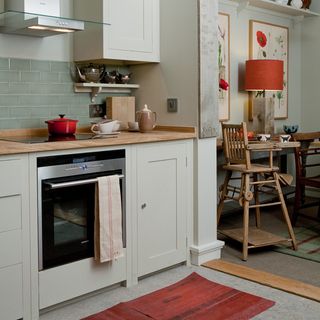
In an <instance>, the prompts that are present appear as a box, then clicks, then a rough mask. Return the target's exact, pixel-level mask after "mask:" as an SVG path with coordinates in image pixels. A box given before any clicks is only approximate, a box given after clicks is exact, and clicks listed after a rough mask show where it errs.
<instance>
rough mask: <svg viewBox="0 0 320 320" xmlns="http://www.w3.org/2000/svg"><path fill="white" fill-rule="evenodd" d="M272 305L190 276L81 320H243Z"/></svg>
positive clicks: (232, 289) (268, 301)
mask: <svg viewBox="0 0 320 320" xmlns="http://www.w3.org/2000/svg"><path fill="white" fill-rule="evenodd" d="M274 304H275V302H273V301H270V300H267V299H264V298H261V297H258V296H255V295H252V294H249V293H246V292H242V291H239V290H237V289H234V288H231V287H227V286H224V285H221V284H218V283H215V282H212V281H209V280H207V279H206V278H203V277H202V276H200V275H198V274H197V273H195V272H193V273H192V274H190V275H189V276H188V277H186V278H184V279H182V280H180V281H178V282H176V283H174V284H172V285H170V286H168V287H165V288H163V289H160V290H157V291H154V292H152V293H149V294H146V295H144V296H142V297H140V298H137V299H134V300H131V301H128V302H124V303H119V304H117V305H115V306H113V307H111V308H109V309H106V310H104V311H102V312H99V313H97V314H94V315H92V316H89V317H87V318H84V319H83V320H152V319H155V320H173V319H175V320H184V319H187V320H204V319H206V320H209V319H210V320H211V319H217V320H227V319H228V320H231V319H234V320H245V319H250V318H252V317H253V316H255V315H257V314H259V313H261V312H262V311H265V310H266V309H268V308H270V307H272V306H273V305H274Z"/></svg>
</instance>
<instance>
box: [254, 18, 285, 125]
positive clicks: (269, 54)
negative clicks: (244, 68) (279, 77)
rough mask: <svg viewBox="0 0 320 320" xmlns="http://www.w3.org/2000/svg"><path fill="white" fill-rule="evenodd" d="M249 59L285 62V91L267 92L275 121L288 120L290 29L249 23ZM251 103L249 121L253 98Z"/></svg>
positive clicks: (259, 22)
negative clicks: (271, 100) (271, 101)
mask: <svg viewBox="0 0 320 320" xmlns="http://www.w3.org/2000/svg"><path fill="white" fill-rule="evenodd" d="M249 59H276V60H283V63H284V67H283V90H282V91H277V92H272V91H269V92H268V91H266V92H265V96H266V98H272V99H273V100H274V119H287V118H288V61H289V29H288V27H285V26H281V25H276V24H272V23H268V22H263V21H258V20H250V21H249ZM253 94H254V93H251V94H250V98H249V99H250V101H249V120H252V98H253Z"/></svg>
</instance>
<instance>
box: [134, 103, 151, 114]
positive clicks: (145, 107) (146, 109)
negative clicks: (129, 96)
mask: <svg viewBox="0 0 320 320" xmlns="http://www.w3.org/2000/svg"><path fill="white" fill-rule="evenodd" d="M137 112H145V113H150V112H152V111H151V110H150V109H149V108H148V105H146V104H145V105H144V107H143V109H141V110H140V111H137Z"/></svg>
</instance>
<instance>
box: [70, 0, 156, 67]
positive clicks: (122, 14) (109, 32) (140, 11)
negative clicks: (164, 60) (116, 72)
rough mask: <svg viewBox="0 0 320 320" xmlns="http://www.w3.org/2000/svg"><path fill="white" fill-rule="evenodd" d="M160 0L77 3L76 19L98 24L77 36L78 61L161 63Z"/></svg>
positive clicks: (75, 53) (76, 52)
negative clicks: (98, 22) (97, 22)
mask: <svg viewBox="0 0 320 320" xmlns="http://www.w3.org/2000/svg"><path fill="white" fill-rule="evenodd" d="M159 15H160V12H159V0H147V1H146V0H91V1H87V0H78V1H77V3H76V4H75V17H76V18H78V19H83V20H89V21H90V20H91V21H97V19H98V21H101V22H103V23H109V24H110V25H106V24H105V25H104V24H102V23H100V24H96V25H95V26H92V27H91V28H90V27H88V28H87V29H86V30H85V31H82V32H78V33H75V35H74V60H75V61H89V60H90V61H95V60H96V61H100V60H105V59H107V60H109V59H111V60H125V61H132V62H159V42H160V39H159Z"/></svg>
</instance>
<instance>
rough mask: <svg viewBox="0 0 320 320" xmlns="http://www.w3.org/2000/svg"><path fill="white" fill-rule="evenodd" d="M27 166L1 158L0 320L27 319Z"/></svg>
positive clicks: (15, 159)
mask: <svg viewBox="0 0 320 320" xmlns="http://www.w3.org/2000/svg"><path fill="white" fill-rule="evenodd" d="M27 163H28V162H27V159H26V158H24V157H18V156H14V157H7V156H3V157H0V177H1V181H0V257H1V259H0V296H1V299H0V318H1V319H19V318H22V317H23V318H24V319H30V309H29V308H30V298H29V296H30V292H28V288H30V282H29V276H28V266H29V259H30V258H29V248H28V236H29V235H28V233H29V229H28V225H29V223H28V215H29V212H28V184H27V183H28V180H27V177H28V175H27V173H28V167H27Z"/></svg>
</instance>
